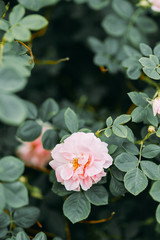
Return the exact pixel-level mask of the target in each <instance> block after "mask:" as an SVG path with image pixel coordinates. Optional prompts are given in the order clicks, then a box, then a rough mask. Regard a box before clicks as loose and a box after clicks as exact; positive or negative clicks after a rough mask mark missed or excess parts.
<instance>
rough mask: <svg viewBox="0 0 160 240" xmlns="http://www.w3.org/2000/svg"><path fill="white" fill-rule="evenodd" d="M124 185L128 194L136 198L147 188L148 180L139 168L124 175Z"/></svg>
mask: <svg viewBox="0 0 160 240" xmlns="http://www.w3.org/2000/svg"><path fill="white" fill-rule="evenodd" d="M124 185H125V188H126V189H127V190H128V191H129V192H130V193H132V194H133V195H134V196H137V195H138V194H139V193H140V192H142V191H143V190H144V189H145V188H146V187H147V185H148V180H147V178H146V176H145V175H144V173H143V172H142V171H141V170H140V169H139V168H136V169H132V170H130V171H128V172H127V173H126V174H125V176H124Z"/></svg>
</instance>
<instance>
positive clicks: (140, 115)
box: [131, 107, 147, 123]
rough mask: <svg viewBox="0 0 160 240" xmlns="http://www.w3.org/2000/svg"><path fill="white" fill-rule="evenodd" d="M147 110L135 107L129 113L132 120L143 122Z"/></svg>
mask: <svg viewBox="0 0 160 240" xmlns="http://www.w3.org/2000/svg"><path fill="white" fill-rule="evenodd" d="M146 111H147V110H146V109H144V108H143V107H136V108H135V109H134V110H133V112H132V113H131V116H132V121H133V122H136V123H137V122H143V121H144V120H145V119H146V114H147V112H146Z"/></svg>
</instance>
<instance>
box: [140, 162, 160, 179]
mask: <svg viewBox="0 0 160 240" xmlns="http://www.w3.org/2000/svg"><path fill="white" fill-rule="evenodd" d="M140 164H141V169H142V171H143V172H144V174H145V175H146V176H147V177H148V178H150V179H151V180H160V169H159V167H158V165H157V164H156V163H154V162H151V161H141V163H140Z"/></svg>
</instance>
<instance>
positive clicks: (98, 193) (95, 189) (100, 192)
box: [84, 185, 108, 206]
mask: <svg viewBox="0 0 160 240" xmlns="http://www.w3.org/2000/svg"><path fill="white" fill-rule="evenodd" d="M84 194H85V196H86V198H87V199H88V201H89V202H90V203H92V204H94V205H96V206H101V205H106V204H108V192H107V190H106V189H105V187H103V186H101V185H99V186H98V185H94V186H92V187H91V188H90V189H88V190H87V191H85V192H84Z"/></svg>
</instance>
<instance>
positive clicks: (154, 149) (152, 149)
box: [142, 144, 160, 158]
mask: <svg viewBox="0 0 160 240" xmlns="http://www.w3.org/2000/svg"><path fill="white" fill-rule="evenodd" d="M159 153H160V146H157V145H155V144H149V145H147V146H145V147H144V148H143V150H142V156H143V157H145V158H154V157H156V156H157V155H158V154H159Z"/></svg>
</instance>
